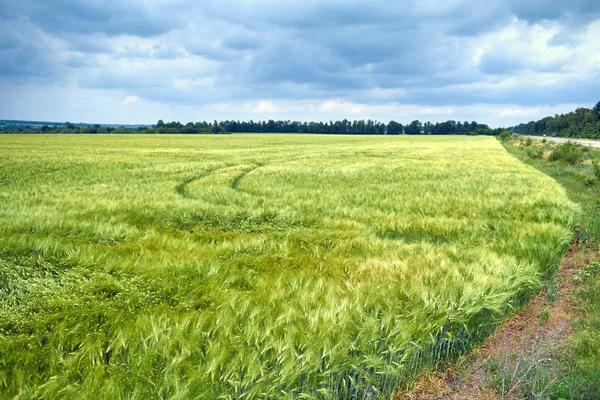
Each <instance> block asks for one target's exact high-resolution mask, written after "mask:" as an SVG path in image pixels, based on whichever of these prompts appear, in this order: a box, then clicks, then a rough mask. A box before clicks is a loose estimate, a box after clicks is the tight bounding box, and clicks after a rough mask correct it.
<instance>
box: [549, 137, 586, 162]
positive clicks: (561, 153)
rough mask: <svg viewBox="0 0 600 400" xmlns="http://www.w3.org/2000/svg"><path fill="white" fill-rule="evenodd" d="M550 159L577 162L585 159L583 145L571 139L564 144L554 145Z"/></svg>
mask: <svg viewBox="0 0 600 400" xmlns="http://www.w3.org/2000/svg"><path fill="white" fill-rule="evenodd" d="M548 160H550V161H562V162H566V163H569V164H577V163H579V162H581V161H582V160H583V150H582V146H581V145H579V144H577V143H574V142H572V141H570V140H569V141H567V142H565V143H563V144H559V145H557V146H556V147H554V150H553V151H552V153H551V154H550V157H549V158H548Z"/></svg>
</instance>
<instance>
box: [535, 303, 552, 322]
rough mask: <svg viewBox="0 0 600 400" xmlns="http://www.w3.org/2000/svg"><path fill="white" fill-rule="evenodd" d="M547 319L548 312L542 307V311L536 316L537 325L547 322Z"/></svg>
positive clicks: (548, 316)
mask: <svg viewBox="0 0 600 400" xmlns="http://www.w3.org/2000/svg"><path fill="white" fill-rule="evenodd" d="M549 318H550V310H548V309H547V308H545V307H544V309H543V310H542V311H540V313H539V314H538V324H540V325H542V324H543V323H544V322H546V321H548V319H549Z"/></svg>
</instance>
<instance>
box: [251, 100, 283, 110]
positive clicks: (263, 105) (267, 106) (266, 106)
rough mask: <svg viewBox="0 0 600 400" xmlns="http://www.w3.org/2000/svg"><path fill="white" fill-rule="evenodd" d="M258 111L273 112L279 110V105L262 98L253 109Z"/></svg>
mask: <svg viewBox="0 0 600 400" xmlns="http://www.w3.org/2000/svg"><path fill="white" fill-rule="evenodd" d="M252 110H253V111H254V112H258V113H272V112H276V111H277V107H275V105H274V104H273V103H271V102H270V101H266V100H262V101H259V102H258V105H257V106H256V107H254V108H253V109H252Z"/></svg>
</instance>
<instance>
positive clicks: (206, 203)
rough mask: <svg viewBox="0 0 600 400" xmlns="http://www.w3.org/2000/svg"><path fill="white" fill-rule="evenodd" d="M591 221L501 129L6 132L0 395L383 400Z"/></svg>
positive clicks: (478, 325) (482, 330) (530, 280)
mask: <svg viewBox="0 0 600 400" xmlns="http://www.w3.org/2000/svg"><path fill="white" fill-rule="evenodd" d="M578 212H579V210H578V208H577V206H576V205H574V204H573V203H571V202H570V201H569V200H568V199H567V197H566V194H565V192H564V190H563V189H562V188H561V187H560V186H559V185H558V184H557V183H556V182H554V181H553V180H552V179H550V178H549V177H547V176H545V175H543V174H541V173H540V172H537V171H536V170H534V169H533V168H531V167H528V166H526V165H524V164H522V163H520V162H519V161H518V160H517V159H515V158H513V157H512V156H510V155H509V154H508V153H507V152H506V151H505V150H504V149H503V147H502V146H501V145H500V143H499V142H497V141H496V140H495V139H494V138H491V137H464V136H463V137H459V136H441V137H422V136H421V137H410V136H396V137H386V136H315V135H214V136H212V135H198V136H185V135H182V136H178V135H169V136H167V135H165V136H159V135H147V136H142V135H139V136H137V135H114V136H111V135H77V136H75V135H70V136H69V135H64V136H63V135H30V136H19V135H14V136H13V135H10V136H8V135H6V136H0V397H2V398H18V399H30V398H64V399H74V398H98V399H156V398H160V399H166V398H168V399H193V398H197V399H205V398H244V399H254V398H290V399H291V398H319V399H321V398H327V399H339V398H356V399H362V398H389V397H390V396H391V395H392V394H393V393H394V392H395V391H396V390H398V388H399V387H403V386H404V385H407V384H408V383H409V382H410V381H411V380H413V379H414V378H415V377H416V376H417V375H418V374H419V372H421V371H423V370H424V369H426V368H433V367H436V366H438V365H439V364H440V363H442V362H444V360H447V359H448V358H449V357H452V356H454V355H456V354H458V353H460V352H463V351H465V350H466V349H468V348H469V347H471V346H472V345H474V344H476V343H477V342H478V341H480V340H481V339H482V338H484V337H485V336H486V335H488V334H489V333H490V332H491V331H492V330H493V328H494V327H495V326H496V325H497V324H499V323H500V322H501V321H502V320H503V319H505V318H506V317H507V315H509V314H511V313H512V312H514V310H515V309H516V308H518V307H519V306H520V305H522V304H523V303H524V302H525V301H527V299H528V298H529V297H530V296H531V294H532V293H533V292H534V291H535V289H536V288H537V287H538V286H539V285H540V280H541V279H542V278H543V277H544V276H547V275H548V274H551V273H552V271H553V269H554V268H555V267H556V265H557V260H558V259H559V258H560V255H561V254H562V252H563V250H564V249H565V246H566V245H567V244H568V243H569V241H570V239H571V237H572V232H571V231H572V227H573V226H574V221H575V219H576V217H577V214H578Z"/></svg>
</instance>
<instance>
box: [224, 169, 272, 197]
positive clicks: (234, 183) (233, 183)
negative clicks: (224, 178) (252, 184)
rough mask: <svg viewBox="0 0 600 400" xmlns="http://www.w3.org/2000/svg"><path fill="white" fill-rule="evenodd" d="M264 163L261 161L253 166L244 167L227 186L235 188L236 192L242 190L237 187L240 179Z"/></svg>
mask: <svg viewBox="0 0 600 400" xmlns="http://www.w3.org/2000/svg"><path fill="white" fill-rule="evenodd" d="M264 165H265V164H263V163H256V164H254V166H252V167H250V168H247V169H245V170H244V172H242V173H241V174H239V175H238V176H236V177H235V178H233V179H232V180H231V182H229V187H230V188H232V189H233V190H235V191H236V192H242V190H240V189H239V185H240V182H241V181H242V179H244V178H245V177H246V175H248V174H249V173H250V172H252V171H254V170H257V169H258V168H260V167H263V166H264Z"/></svg>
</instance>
